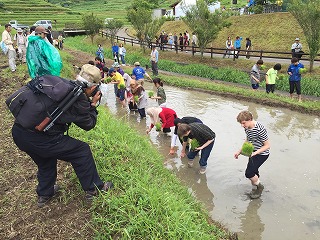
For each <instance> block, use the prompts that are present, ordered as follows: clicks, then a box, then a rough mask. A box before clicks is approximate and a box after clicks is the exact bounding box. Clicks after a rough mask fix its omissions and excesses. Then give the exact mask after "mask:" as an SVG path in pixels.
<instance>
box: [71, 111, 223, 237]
mask: <svg viewBox="0 0 320 240" xmlns="http://www.w3.org/2000/svg"><path fill="white" fill-rule="evenodd" d="M70 134H71V136H75V137H77V138H80V139H82V140H84V141H86V142H88V143H89V144H90V145H91V147H92V151H93V154H94V157H95V159H96V161H97V167H98V169H99V172H100V174H101V177H102V178H104V179H106V180H112V181H113V182H114V184H115V189H114V190H113V191H111V192H109V193H107V194H104V195H101V196H99V197H98V199H97V200H96V201H95V202H94V205H93V209H94V212H93V219H92V224H93V228H94V231H95V232H96V237H97V238H98V239H102V238H106V237H110V238H112V239H114V238H116V237H120V238H121V239H225V238H227V237H226V236H227V234H226V233H225V232H224V231H222V230H221V229H219V228H218V227H216V226H215V225H213V224H210V220H209V218H208V215H207V213H206V212H205V211H204V210H203V209H202V208H201V205H200V204H199V203H196V201H195V200H194V198H193V197H192V196H191V195H190V193H189V192H188V190H187V188H186V187H183V186H181V183H180V182H179V181H178V180H177V178H176V177H175V176H174V175H173V174H172V173H171V172H170V171H169V170H167V169H165V168H164V167H163V157H162V156H160V154H159V153H158V152H157V151H156V150H155V148H154V147H152V145H151V144H150V142H149V140H148V139H147V138H145V137H142V136H138V134H137V132H136V131H135V130H133V129H131V128H130V127H128V126H127V125H125V124H124V123H123V122H122V121H119V120H118V119H115V118H114V117H113V116H112V115H111V114H110V113H109V112H108V110H107V109H104V108H103V107H100V108H99V120H98V124H97V126H96V128H95V129H94V130H92V131H89V132H84V131H81V130H80V131H79V129H78V128H72V130H71V131H70Z"/></svg>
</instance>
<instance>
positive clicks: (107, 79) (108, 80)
mask: <svg viewBox="0 0 320 240" xmlns="http://www.w3.org/2000/svg"><path fill="white" fill-rule="evenodd" d="M111 81H112V79H111V77H107V78H105V79H104V82H106V83H109V82H111Z"/></svg>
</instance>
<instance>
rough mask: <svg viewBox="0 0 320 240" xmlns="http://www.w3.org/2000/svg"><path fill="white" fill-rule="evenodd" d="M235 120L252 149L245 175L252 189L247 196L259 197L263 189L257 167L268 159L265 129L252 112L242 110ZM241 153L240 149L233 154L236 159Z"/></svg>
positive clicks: (267, 139) (268, 143)
mask: <svg viewBox="0 0 320 240" xmlns="http://www.w3.org/2000/svg"><path fill="white" fill-rule="evenodd" d="M237 121H238V122H239V123H240V124H241V126H242V127H243V128H244V131H245V133H246V135H247V139H246V141H247V142H251V143H252V144H253V146H254V150H253V152H252V154H251V156H250V157H249V161H248V164H247V169H246V173H245V175H246V177H247V178H249V179H250V181H251V184H252V191H251V193H250V194H249V196H250V197H251V198H253V199H255V198H259V197H260V196H261V193H262V191H263V189H264V186H263V185H262V184H261V182H260V179H259V177H260V175H259V167H260V166H261V165H262V164H263V163H264V162H265V161H266V160H267V159H268V157H269V149H270V142H269V137H268V133H267V130H266V129H265V127H264V126H263V125H262V124H261V123H259V122H257V121H255V120H254V119H253V116H252V113H251V112H249V111H242V112H240V113H239V114H238V116H237ZM240 154H241V149H240V150H239V151H238V152H236V153H235V154H234V157H235V159H238V157H239V155H240Z"/></svg>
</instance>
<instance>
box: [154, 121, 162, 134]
mask: <svg viewBox="0 0 320 240" xmlns="http://www.w3.org/2000/svg"><path fill="white" fill-rule="evenodd" d="M155 127H156V131H157V132H160V131H161V123H159V122H157V123H156V124H155Z"/></svg>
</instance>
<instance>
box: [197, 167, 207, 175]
mask: <svg viewBox="0 0 320 240" xmlns="http://www.w3.org/2000/svg"><path fill="white" fill-rule="evenodd" d="M206 171H207V168H200V170H199V173H200V174H205V173H206Z"/></svg>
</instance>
